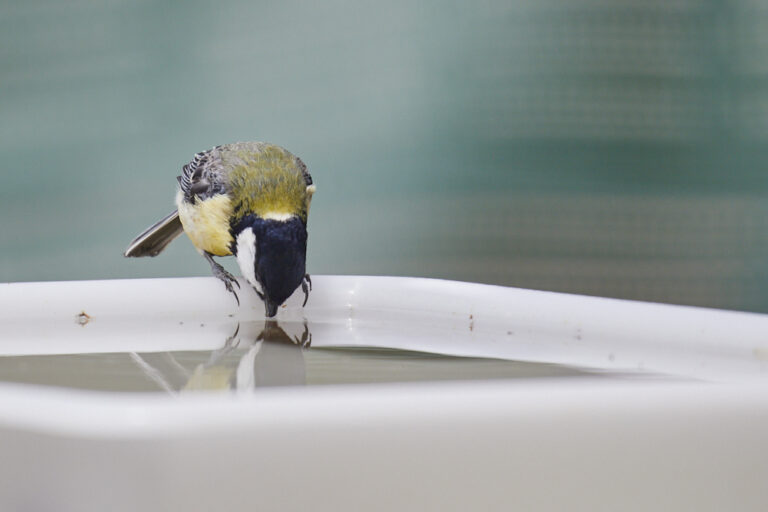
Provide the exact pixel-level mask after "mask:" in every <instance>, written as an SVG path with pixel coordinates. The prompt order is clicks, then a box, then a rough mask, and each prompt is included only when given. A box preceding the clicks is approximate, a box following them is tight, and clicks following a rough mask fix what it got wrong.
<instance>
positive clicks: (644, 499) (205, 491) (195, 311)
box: [0, 276, 768, 511]
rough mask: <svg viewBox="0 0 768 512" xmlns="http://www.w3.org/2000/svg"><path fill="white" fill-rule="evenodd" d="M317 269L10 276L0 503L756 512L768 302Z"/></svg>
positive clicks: (767, 388) (765, 493) (1, 352)
mask: <svg viewBox="0 0 768 512" xmlns="http://www.w3.org/2000/svg"><path fill="white" fill-rule="evenodd" d="M313 281H314V291H313V292H312V294H311V296H310V299H309V302H308V304H307V306H306V308H304V309H302V308H300V307H299V306H300V303H301V300H302V299H303V296H301V294H300V293H299V294H296V295H294V297H292V298H291V299H290V300H289V302H288V305H287V307H285V308H284V309H282V310H281V311H280V313H279V314H278V325H279V326H280V329H279V330H278V329H275V326H274V325H273V324H268V325H267V324H265V322H264V316H263V306H262V305H261V303H260V302H259V301H258V299H257V298H256V297H255V294H253V293H249V291H248V290H245V289H243V290H242V291H241V293H240V299H241V306H240V307H237V305H236V303H235V301H234V299H233V298H232V297H231V296H230V295H229V294H228V293H227V292H226V291H225V290H224V289H223V287H222V286H221V284H220V283H219V282H218V281H216V280H214V279H213V278H187V279H152V280H124V281H87V282H59V283H10V284H2V285H0V356H2V357H0V381H4V383H2V384H0V453H2V457H3V464H2V465H0V510H35V511H37V510H56V511H69V510H72V511H83V510H163V511H168V510H241V509H242V510H298V509H301V510H426V509H433V510H512V509H519V510H649V509H652V510H697V511H701V510H735V509H738V510H765V509H766V507H768V486H766V485H765V481H766V477H767V476H768V456H766V455H767V453H766V448H765V442H764V439H765V432H768V385H767V384H768V316H765V315H757V314H748V313H738V312H726V311H717V310H707V309H700V308H690V307H679V306H668V305H658V304H647V303H638V302H629V301H620V300H614V299H602V298H594V297H583V296H575V295H565V294H557V293H549V292H537V291H531V290H520V289H514V288H504V287H495V286H487V285H478V284H469V283H457V282H448V281H438V280H428V279H410V278H390V277H359V276H317V277H313ZM242 284H243V286H244V287H245V283H244V282H242ZM238 326H239V327H238ZM305 326H306V327H305ZM235 332H236V333H237V335H236V336H234V337H233V336H232V335H233V333H235ZM310 335H311V348H309V349H302V348H301V343H302V342H303V343H306V342H308V341H309V339H310V338H309V336H310ZM228 338H229V339H230V341H229V342H228V344H227V345H226V348H225V342H226V340H227V339H228ZM290 340H293V342H296V343H293V342H291V341H290ZM280 341H282V342H280ZM362 347H369V348H370V347H378V348H379V349H387V350H386V351H384V352H382V351H381V350H367V351H366V350H363V349H362ZM353 349H354V350H353ZM395 350H397V351H412V352H410V353H411V354H412V353H413V352H417V353H418V354H417V355H418V357H417V355H413V356H412V357H411V356H408V357H405V356H402V354H403V352H395ZM459 357H460V359H459ZM110 364H111V365H113V366H109V365H110ZM105 368H106V369H107V370H109V371H111V372H113V373H109V371H105ZM415 381H421V382H415ZM344 382H355V383H353V384H344ZM367 382H378V383H367ZM304 384H307V385H304ZM321 384H322V385H321ZM121 386H124V389H123V388H121ZM142 386H143V387H142ZM139 387H142V388H141V389H144V388H145V387H146V388H148V389H156V390H157V391H158V392H146V391H138V388H139ZM200 389H203V391H195V390H200Z"/></svg>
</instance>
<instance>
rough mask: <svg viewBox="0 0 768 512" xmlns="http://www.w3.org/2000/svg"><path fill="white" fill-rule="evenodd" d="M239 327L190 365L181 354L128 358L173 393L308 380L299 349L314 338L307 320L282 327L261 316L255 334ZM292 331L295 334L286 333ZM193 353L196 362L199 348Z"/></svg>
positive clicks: (240, 389)
mask: <svg viewBox="0 0 768 512" xmlns="http://www.w3.org/2000/svg"><path fill="white" fill-rule="evenodd" d="M251 327H252V326H251ZM249 330H250V331H251V332H250V333H249V332H247V331H249ZM243 331H246V332H241V325H240V324H238V325H237V328H236V329H235V332H234V333H233V334H232V335H231V336H229V337H228V338H227V339H226V341H225V342H224V345H223V346H222V347H221V348H219V349H216V350H214V351H212V352H211V353H210V356H209V357H208V359H207V360H206V361H205V362H202V363H198V364H196V365H195V366H194V368H193V369H192V370H190V369H189V364H187V365H186V366H185V365H184V364H182V362H179V358H181V357H182V353H176V354H174V353H172V352H168V353H166V354H165V358H164V361H163V363H162V364H158V361H157V360H154V361H153V364H149V363H148V362H147V360H146V358H144V357H142V356H141V355H139V354H136V353H132V354H131V358H132V359H133V361H134V362H135V363H136V364H137V365H138V366H139V367H140V368H141V370H142V372H143V373H144V375H145V376H146V377H148V378H150V379H151V380H153V381H155V383H156V384H157V385H159V386H160V387H161V388H162V389H164V390H165V391H167V392H169V393H172V394H176V393H178V392H185V391H204V390H208V391H213V390H233V391H237V392H251V391H252V390H254V389H255V388H257V387H269V386H300V385H304V384H306V370H305V365H304V354H303V351H304V349H307V348H309V346H310V344H311V343H312V334H311V333H310V331H309V326H308V325H307V323H306V322H304V323H295V322H294V323H288V324H284V325H282V326H281V325H279V324H278V322H277V321H276V320H265V322H264V326H263V328H262V329H261V331H260V332H258V334H256V335H254V334H255V333H253V332H252V331H253V329H247V328H246V329H243ZM286 331H288V332H286ZM292 331H296V332H295V334H289V332H292ZM195 355H196V359H197V360H198V361H199V353H197V354H195Z"/></svg>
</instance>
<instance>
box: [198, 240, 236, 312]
mask: <svg viewBox="0 0 768 512" xmlns="http://www.w3.org/2000/svg"><path fill="white" fill-rule="evenodd" d="M203 256H205V259H206V260H208V263H210V264H211V272H213V275H214V277H216V278H217V279H219V280H221V282H223V283H224V287H225V288H226V289H227V291H228V292H231V293H232V295H234V296H235V300H236V301H237V305H238V306H239V305H240V297H238V296H237V292H236V291H235V288H234V286H232V284H233V283H234V285H235V286H237V288H238V289H239V288H240V283H238V282H237V279H236V278H235V276H233V275H232V274H230V273H229V272H227V271H226V270H225V269H224V267H222V266H221V265H219V264H218V263H216V262H215V261H214V260H213V255H211V254H209V253H207V252H204V253H203Z"/></svg>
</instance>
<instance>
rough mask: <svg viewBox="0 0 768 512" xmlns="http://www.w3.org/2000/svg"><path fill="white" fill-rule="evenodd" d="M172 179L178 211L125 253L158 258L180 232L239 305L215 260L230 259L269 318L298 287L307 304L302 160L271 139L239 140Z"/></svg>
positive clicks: (306, 193) (308, 186)
mask: <svg viewBox="0 0 768 512" xmlns="http://www.w3.org/2000/svg"><path fill="white" fill-rule="evenodd" d="M176 179H177V181H178V190H177V192H176V199H175V202H176V209H175V210H174V211H173V212H171V213H170V214H168V215H167V216H166V217H164V218H163V219H161V220H159V221H158V222H156V223H155V224H153V225H152V226H150V227H149V228H147V229H146V230H144V231H143V232H142V233H141V234H140V235H138V236H137V237H136V238H135V239H134V240H133V241H132V242H131V243H130V244H129V245H128V248H127V249H126V250H125V252H124V254H123V255H124V256H125V257H129V258H133V257H143V256H151V257H153V256H157V255H158V254H160V253H161V252H162V251H163V249H165V248H166V247H167V246H168V244H170V243H171V242H172V241H173V240H175V239H176V238H177V237H178V236H179V235H181V233H182V232H184V233H186V234H187V236H188V237H189V239H190V240H191V241H192V245H194V247H195V248H196V249H197V251H198V252H199V253H200V254H201V255H202V256H203V257H204V258H205V259H206V261H208V263H209V264H210V266H211V271H212V272H213V275H214V276H215V277H216V278H218V279H220V280H221V281H222V282H223V283H224V286H225V287H226V289H227V290H228V291H229V292H231V293H232V294H233V295H234V296H235V300H236V301H237V304H238V305H239V304H240V298H239V297H238V295H237V292H236V291H235V286H236V287H237V288H238V289H239V288H240V283H239V282H238V281H237V279H236V278H235V277H234V276H233V275H232V274H230V273H229V272H227V271H226V270H225V269H224V267H222V266H221V265H220V264H219V263H218V262H216V261H215V260H214V257H224V256H235V258H236V260H237V264H238V267H239V268H240V272H241V273H242V276H243V277H244V278H245V280H246V281H247V282H248V284H250V285H251V287H253V289H254V290H255V291H256V294H257V295H258V296H259V298H260V299H261V300H262V301H263V302H264V308H265V314H266V316H267V317H270V318H271V317H274V316H275V315H276V314H277V308H278V307H279V306H280V305H281V304H283V302H285V300H286V299H287V298H288V297H290V296H291V295H292V294H293V292H294V291H295V290H296V289H297V288H298V287H299V286H301V288H302V291H303V292H304V303H303V305H302V307H303V306H305V305H306V304H307V299H308V298H309V292H310V291H311V289H312V280H311V278H310V276H309V274H307V273H306V253H307V218H308V215H309V206H310V203H311V202H312V195H313V194H314V193H315V184H314V183H313V181H312V176H311V175H310V174H309V172H308V171H307V166H306V165H305V164H304V162H302V161H301V159H299V158H298V157H296V156H294V155H293V154H292V153H290V152H289V151H288V150H286V149H284V148H282V147H280V146H277V145H275V144H270V143H266V142H236V143H234V144H224V145H221V146H216V147H214V148H212V149H209V150H207V151H202V152H200V153H197V154H195V156H194V158H193V159H192V161H190V162H189V163H188V164H186V165H184V166H183V167H182V170H181V175H180V176H178V177H177V178H176ZM233 285H234V286H233Z"/></svg>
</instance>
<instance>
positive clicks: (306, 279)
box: [301, 274, 312, 307]
mask: <svg viewBox="0 0 768 512" xmlns="http://www.w3.org/2000/svg"><path fill="white" fill-rule="evenodd" d="M307 284H309V287H307ZM301 291H303V292H304V304H302V305H301V307H304V306H306V305H307V300H308V299H309V292H311V291H312V279H311V278H310V277H309V274H304V278H303V279H302V280H301Z"/></svg>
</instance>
